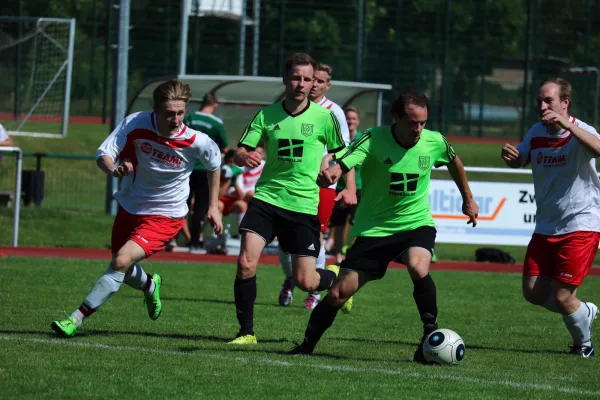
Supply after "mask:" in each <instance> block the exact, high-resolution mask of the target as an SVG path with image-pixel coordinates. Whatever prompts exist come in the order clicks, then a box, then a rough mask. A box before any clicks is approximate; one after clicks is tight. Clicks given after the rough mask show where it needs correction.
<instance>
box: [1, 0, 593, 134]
mask: <svg viewBox="0 0 600 400" xmlns="http://www.w3.org/2000/svg"><path fill="white" fill-rule="evenodd" d="M112 3H117V4H118V1H116V0H67V1H66V0H13V1H9V2H8V3H7V2H3V3H2V5H0V14H1V15H14V16H16V15H21V16H46V17H64V18H76V20H77V33H76V45H75V65H74V70H73V88H72V96H73V109H72V110H73V112H72V113H73V114H79V115H82V114H84V115H85V114H91V115H100V114H101V112H102V111H101V110H102V105H103V102H104V103H106V102H107V101H110V95H109V94H108V93H106V90H107V89H110V88H109V87H108V88H107V87H106V86H107V85H106V82H108V86H110V84H111V82H112V71H111V69H112V64H111V63H112V58H111V57H112V50H109V51H108V52H107V51H106V45H107V44H108V45H109V49H110V46H111V45H112V44H114V43H116V40H117V38H116V32H117V26H116V24H117V22H118V9H116V8H115V7H112V6H111V4H112ZM180 3H181V2H180V0H132V1H131V25H132V29H131V31H130V33H131V36H130V45H131V46H132V48H131V51H130V58H129V93H130V94H133V93H134V92H135V91H136V90H137V89H138V88H139V87H140V85H141V84H142V83H143V82H144V81H146V80H148V79H152V78H156V77H161V76H169V75H175V74H176V73H177V71H178V65H177V64H178V58H179V32H180V22H181V12H180V11H181V9H180V7H181V4H180ZM252 3H253V2H252V0H248V2H247V5H248V10H249V12H250V11H251V10H252ZM192 4H194V3H192ZM260 26H261V29H260V43H259V50H260V54H259V58H258V61H259V64H258V74H259V75H266V76H278V75H281V73H282V59H283V58H284V57H286V56H287V55H289V54H291V53H293V52H298V51H303V52H307V53H309V54H311V55H312V56H313V57H315V58H316V59H318V60H321V61H323V62H325V63H328V64H330V65H331V66H332V67H333V68H334V79H338V80H359V81H368V82H379V83H391V84H392V85H393V86H394V88H395V89H396V90H399V89H401V88H403V87H405V86H408V85H410V86H416V87H418V88H420V89H422V90H424V91H426V92H427V93H428V94H429V96H430V97H431V99H432V101H433V102H434V103H435V104H436V108H434V110H433V114H434V116H435V118H436V121H437V122H438V123H439V124H440V127H444V121H445V123H446V124H449V123H452V121H453V120H454V119H456V117H455V116H456V114H457V113H458V112H459V111H460V109H461V105H462V104H463V103H470V102H479V101H483V102H484V103H485V104H516V105H520V106H525V107H524V108H525V109H527V108H528V107H530V105H531V102H532V93H533V92H532V90H533V89H532V88H533V86H535V85H534V83H537V81H536V80H539V79H541V78H544V77H547V76H549V75H552V74H555V73H556V70H557V69H558V68H564V67H569V66H598V65H599V64H600V0H574V1H569V2H564V1H558V0H493V1H492V0H461V1H451V0H421V1H418V2H414V1H408V0H351V1H347V2H341V1H334V0H324V1H315V0H302V1H300V0H261V19H260ZM239 28H240V26H239V20H235V19H224V18H217V17H214V16H205V17H201V18H200V17H190V20H189V40H188V43H187V46H188V62H187V73H189V74H232V75H237V74H238V65H239V53H240V51H239ZM249 32H251V29H250V30H249ZM244 45H245V50H246V61H247V62H246V63H245V64H246V69H245V72H246V74H249V73H250V71H251V68H250V66H251V62H250V60H251V57H252V46H253V43H252V34H248V35H247V36H246V43H245V44H244ZM0 54H1V53H0ZM4 56H5V55H4V54H2V57H4ZM526 68H527V72H528V76H529V79H530V80H531V81H532V82H534V83H532V87H531V88H526V90H523V89H514V88H512V89H506V88H504V87H503V86H502V82H496V81H494V80H490V79H489V77H490V76H492V75H494V74H495V71H497V70H499V69H500V70H502V69H506V70H522V71H523V72H525V69H526ZM486 77H487V78H488V79H482V78H486ZM446 127H447V125H446Z"/></svg>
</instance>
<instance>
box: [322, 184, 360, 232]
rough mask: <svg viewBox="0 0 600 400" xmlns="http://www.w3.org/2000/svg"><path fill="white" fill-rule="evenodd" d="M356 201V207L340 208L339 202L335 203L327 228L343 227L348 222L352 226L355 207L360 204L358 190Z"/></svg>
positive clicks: (358, 191)
mask: <svg viewBox="0 0 600 400" xmlns="http://www.w3.org/2000/svg"><path fill="white" fill-rule="evenodd" d="M338 193H339V192H338ZM356 200H357V202H356V205H355V206H352V207H342V205H341V202H339V201H336V202H335V206H334V207H333V212H332V213H331V219H330V220H329V226H344V225H346V221H348V220H349V221H350V224H352V225H354V214H356V207H358V205H359V204H360V190H357V191H356Z"/></svg>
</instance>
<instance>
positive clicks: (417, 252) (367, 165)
mask: <svg viewBox="0 0 600 400" xmlns="http://www.w3.org/2000/svg"><path fill="white" fill-rule="evenodd" d="M428 112H429V104H428V99H427V97H426V96H425V95H424V94H422V93H419V92H417V91H413V90H408V91H406V92H404V93H402V94H401V95H400V97H399V98H398V99H397V100H396V101H395V102H394V104H393V105H392V115H393V117H394V122H395V124H394V125H392V126H391V127H390V126H380V127H377V128H373V129H370V130H367V131H366V132H365V133H364V134H363V135H362V136H361V137H360V139H358V140H357V141H356V142H354V144H353V145H352V146H350V148H348V149H344V150H341V151H339V152H337V153H336V154H335V156H334V157H335V160H336V164H335V165H334V166H332V167H329V168H328V169H327V170H325V171H323V172H322V173H321V175H320V176H319V184H320V185H321V186H329V185H330V184H332V183H333V182H335V181H337V180H338V179H339V177H340V176H341V174H342V173H343V172H344V171H348V170H349V169H350V168H352V167H355V166H357V165H362V167H361V174H362V177H363V178H364V181H363V188H362V199H361V202H360V204H359V205H358V208H357V210H356V218H355V225H354V228H353V230H352V235H353V236H355V240H354V243H353V244H352V246H351V247H350V249H349V250H348V253H347V255H346V259H345V260H344V261H343V262H342V264H341V271H340V273H339V278H338V281H337V283H336V284H335V286H334V287H333V288H332V289H331V290H330V291H329V293H328V294H327V296H326V297H325V299H323V301H322V302H320V303H319V304H318V305H317V307H316V308H315V309H314V310H313V312H312V314H311V316H310V319H309V321H308V327H307V329H306V333H305V336H304V341H303V342H302V344H300V345H298V346H296V348H294V349H293V350H292V351H291V352H290V354H312V352H313V351H314V348H315V346H316V345H317V342H318V341H319V339H320V338H321V336H322V335H323V333H325V331H326V330H327V329H328V328H329V327H330V326H331V324H333V321H334V319H335V317H336V315H337V313H338V310H339V309H340V308H341V307H342V306H343V305H344V303H345V302H346V301H347V300H348V299H349V298H350V297H351V296H353V295H354V293H356V292H357V291H358V290H359V289H360V288H361V287H362V286H364V285H365V284H366V283H367V282H369V281H372V280H377V279H381V278H383V276H384V275H385V273H386V270H387V267H388V264H389V263H390V262H392V261H394V260H397V261H399V262H401V263H403V264H405V265H406V267H407V270H408V273H409V274H410V277H411V279H412V281H413V287H414V289H413V297H414V299H415V302H416V304H417V309H418V311H419V315H420V317H421V321H422V322H423V337H422V338H421V342H420V343H419V345H418V347H417V351H416V352H415V354H414V360H415V361H417V362H425V359H424V357H423V351H422V350H423V340H424V339H425V337H426V335H428V334H429V333H431V332H432V331H434V330H435V329H437V315H438V310H437V299H436V289H435V284H434V283H433V279H432V278H431V276H430V275H429V264H430V262H431V256H432V255H433V249H434V246H435V235H436V230H435V227H434V223H433V218H432V216H431V211H430V208H429V200H428V192H429V181H430V178H431V169H432V168H433V167H434V166H435V167H439V166H442V165H448V171H449V172H450V175H451V176H452V179H453V180H454V182H455V183H456V186H457V187H458V190H459V191H460V193H461V195H462V198H463V206H462V211H463V213H464V214H465V215H467V216H468V218H469V220H468V222H467V223H468V224H473V226H475V225H476V224H477V214H478V211H479V207H478V206H477V203H475V201H474V200H473V195H472V194H471V190H470V189H469V184H468V182H467V175H466V174H465V169H464V167H463V164H462V162H461V161H460V159H459V158H458V156H457V155H456V153H455V152H454V149H453V148H452V146H451V145H450V143H449V142H448V141H447V140H446V138H445V137H444V136H442V135H441V134H440V133H439V132H433V131H430V130H427V129H424V128H425V123H426V122H427V116H428Z"/></svg>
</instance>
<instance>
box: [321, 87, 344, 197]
mask: <svg viewBox="0 0 600 400" xmlns="http://www.w3.org/2000/svg"><path fill="white" fill-rule="evenodd" d="M319 105H320V106H321V107H325V108H326V109H328V110H331V111H332V112H333V115H335V117H336V118H337V119H338V122H339V123H340V128H341V130H342V138H343V139H344V144H345V145H346V146H348V145H349V144H350V130H349V129H348V122H347V121H346V114H345V113H344V110H342V107H340V106H338V105H337V104H335V103H334V102H333V101H331V100H329V99H328V98H327V97H325V96H323V98H322V99H321V101H320V102H319ZM326 154H327V147H325V153H324V154H323V155H326ZM336 186H337V183H334V184H333V185H331V186H329V188H330V189H335V188H336Z"/></svg>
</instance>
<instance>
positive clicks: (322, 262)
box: [317, 246, 327, 269]
mask: <svg viewBox="0 0 600 400" xmlns="http://www.w3.org/2000/svg"><path fill="white" fill-rule="evenodd" d="M326 262H327V257H325V246H321V250H319V257H317V269H324V268H325V263H326Z"/></svg>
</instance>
